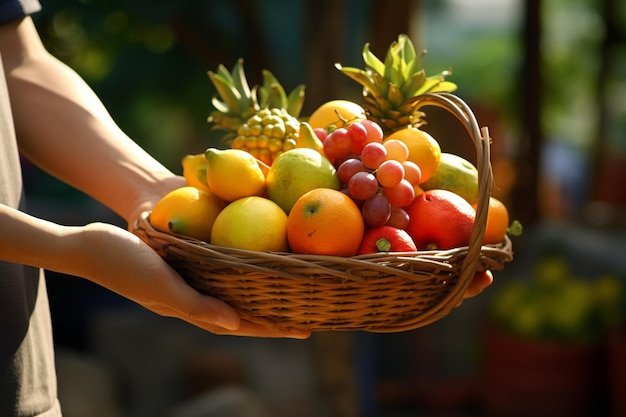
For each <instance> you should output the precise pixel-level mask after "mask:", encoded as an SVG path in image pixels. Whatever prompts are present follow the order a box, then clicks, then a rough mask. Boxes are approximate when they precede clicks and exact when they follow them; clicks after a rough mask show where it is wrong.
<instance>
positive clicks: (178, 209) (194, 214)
mask: <svg viewBox="0 0 626 417" xmlns="http://www.w3.org/2000/svg"><path fill="white" fill-rule="evenodd" d="M225 205H226V203H225V202H224V200H222V199H221V198H219V197H217V196H216V195H215V194H213V193H212V192H210V191H206V190H201V189H199V188H196V187H191V186H185V187H180V188H177V189H175V190H173V191H171V192H169V193H168V194H166V195H165V196H164V197H163V198H162V199H161V200H160V201H159V202H158V203H157V204H156V205H155V206H154V207H153V208H152V212H151V213H150V224H151V225H152V226H154V228H155V229H157V230H160V231H162V232H166V233H174V234H179V235H183V236H188V237H192V238H194V239H199V240H204V241H205V242H208V241H209V240H210V238H211V230H212V228H213V223H214V222H215V219H216V217H217V216H218V214H219V213H220V212H221V211H222V209H223V208H224V206H225Z"/></svg>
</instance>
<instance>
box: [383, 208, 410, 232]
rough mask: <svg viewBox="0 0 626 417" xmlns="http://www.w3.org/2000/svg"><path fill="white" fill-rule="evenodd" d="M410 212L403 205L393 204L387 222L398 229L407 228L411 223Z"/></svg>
mask: <svg viewBox="0 0 626 417" xmlns="http://www.w3.org/2000/svg"><path fill="white" fill-rule="evenodd" d="M409 220H410V217H409V214H408V213H407V212H406V210H405V209H403V208H401V207H396V206H391V215H390V216H389V220H387V223H385V224H386V225H387V226H392V227H395V228H397V229H406V227H407V226H408V225H409Z"/></svg>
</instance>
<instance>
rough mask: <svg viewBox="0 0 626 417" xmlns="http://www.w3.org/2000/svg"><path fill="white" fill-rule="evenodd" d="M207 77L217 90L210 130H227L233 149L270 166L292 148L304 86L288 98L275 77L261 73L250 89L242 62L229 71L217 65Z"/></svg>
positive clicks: (293, 91) (209, 120) (291, 93)
mask: <svg viewBox="0 0 626 417" xmlns="http://www.w3.org/2000/svg"><path fill="white" fill-rule="evenodd" d="M208 75H209V78H210V79H211V81H212V82H213V85H214V86H215V88H216V90H217V95H216V96H215V97H213V99H212V101H211V103H212V104H213V107H215V110H214V111H212V112H211V114H210V115H209V118H208V122H209V123H213V129H223V130H226V131H227V133H226V135H225V136H224V141H226V142H229V143H230V145H231V147H232V148H233V149H243V150H246V151H248V152H250V153H251V154H252V155H254V156H255V157H256V158H257V159H259V160H261V161H262V162H264V163H266V164H267V165H271V164H272V162H273V161H274V159H276V157H278V155H280V154H281V153H282V152H284V151H286V150H289V149H293V148H294V147H295V144H296V139H297V135H298V132H299V130H300V121H299V117H300V112H301V110H302V105H303V102H304V85H299V86H298V87H296V88H295V89H293V90H292V91H291V92H290V93H289V95H287V93H286V92H285V89H284V88H283V87H282V85H281V84H280V83H279V82H278V80H277V79H276V77H275V76H274V75H273V74H272V73H271V72H270V71H268V70H263V83H262V85H260V86H254V87H253V88H250V86H249V84H248V81H247V79H246V75H245V72H244V69H243V60H241V59H239V60H238V61H237V63H236V64H235V66H234V67H233V70H232V72H228V70H227V69H226V68H225V67H224V66H223V65H220V66H219V68H218V70H217V72H212V71H209V73H208Z"/></svg>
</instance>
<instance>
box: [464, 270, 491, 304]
mask: <svg viewBox="0 0 626 417" xmlns="http://www.w3.org/2000/svg"><path fill="white" fill-rule="evenodd" d="M492 282H493V274H492V273H491V271H480V272H476V274H475V275H474V279H472V282H471V283H470V285H469V287H467V290H466V291H465V294H464V295H463V299H467V298H471V297H475V296H477V295H478V294H480V293H481V292H483V290H484V289H485V288H487V287H488V286H490V285H491V283H492ZM462 303H463V301H461V302H459V304H458V305H457V307H458V306H460V305H461V304H462Z"/></svg>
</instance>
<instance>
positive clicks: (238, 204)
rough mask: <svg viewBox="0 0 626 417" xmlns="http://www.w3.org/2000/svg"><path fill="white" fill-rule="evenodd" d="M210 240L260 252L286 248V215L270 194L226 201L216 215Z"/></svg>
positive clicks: (214, 243)
mask: <svg viewBox="0 0 626 417" xmlns="http://www.w3.org/2000/svg"><path fill="white" fill-rule="evenodd" d="M211 244H213V245H217V246H225V247H229V248H236V249H247V250H255V251H261V252H268V251H272V252H286V251H287V250H288V246H287V215H286V214H285V212H284V211H283V210H282V209H281V208H280V207H278V205H276V203H274V202H273V201H271V200H268V199H267V198H264V197H259V196H250V197H243V198H240V199H238V200H235V201H233V202H232V203H230V204H229V205H227V206H226V207H225V208H224V210H222V211H221V212H220V214H219V215H218V216H217V218H216V219H215V223H214V224H213V231H212V232H211Z"/></svg>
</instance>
